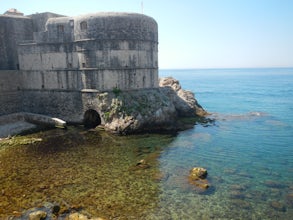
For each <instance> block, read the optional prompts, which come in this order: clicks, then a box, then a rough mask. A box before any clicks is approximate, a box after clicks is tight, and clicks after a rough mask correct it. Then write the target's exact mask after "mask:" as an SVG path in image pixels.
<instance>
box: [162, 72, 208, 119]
mask: <svg viewBox="0 0 293 220" xmlns="http://www.w3.org/2000/svg"><path fill="white" fill-rule="evenodd" d="M159 86H160V87H165V88H166V87H170V88H172V90H173V91H174V92H175V94H170V95H171V96H172V97H171V98H172V99H173V102H174V104H175V106H176V110H177V111H178V113H179V115H180V116H185V117H186V116H194V114H195V115H198V116H205V115H207V112H206V111H205V110H204V109H203V108H202V107H201V105H199V104H198V102H197V100H196V99H195V96H194V94H193V93H192V92H191V91H187V90H184V89H182V88H181V85H180V83H179V81H178V80H176V79H174V78H172V77H166V78H160V81H159Z"/></svg>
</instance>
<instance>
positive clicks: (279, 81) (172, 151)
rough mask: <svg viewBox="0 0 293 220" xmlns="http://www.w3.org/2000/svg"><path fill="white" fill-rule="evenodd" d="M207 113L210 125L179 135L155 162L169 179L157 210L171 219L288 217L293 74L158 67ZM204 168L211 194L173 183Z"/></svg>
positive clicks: (292, 187)
mask: <svg viewBox="0 0 293 220" xmlns="http://www.w3.org/2000/svg"><path fill="white" fill-rule="evenodd" d="M160 75H161V76H169V75H171V76H173V77H175V78H177V79H178V80H179V81H180V82H181V84H182V86H183V87H184V88H185V89H188V90H191V91H193V92H194V93H195V94H196V98H197V100H198V101H199V103H200V104H201V105H202V106H203V107H204V108H205V109H206V110H207V111H209V112H211V113H214V115H213V116H211V117H213V118H215V119H216V122H215V124H214V125H211V126H208V127H206V126H201V125H196V126H195V127H194V129H191V130H188V131H184V132H181V133H180V134H179V135H178V137H177V138H176V140H175V141H174V142H173V143H172V144H171V146H170V147H169V148H168V150H167V151H165V152H164V153H163V154H162V156H161V158H160V164H161V169H162V170H164V171H165V172H167V173H169V174H172V175H171V176H170V177H169V178H168V180H167V181H166V182H165V183H163V184H162V188H163V189H164V190H163V192H164V193H163V195H162V203H163V204H164V205H162V207H165V210H166V211H169V212H170V215H171V216H173V217H172V218H174V219H181V218H182V219H185V218H186V219H192V216H193V217H194V219H204V218H206V219H210V218H216V219H218V218H220V219H293V209H292V208H293V201H292V200H293V199H292V196H293V195H292V193H293V69H221V70H216V69H215V70H162V71H160ZM190 166H203V167H205V168H207V169H208V173H209V177H210V178H211V181H212V185H213V186H214V191H213V192H211V194H208V195H201V196H198V195H194V194H193V193H192V192H190V191H188V190H187V191H182V189H181V188H180V187H178V185H180V181H181V182H182V180H180V179H181V178H182V175H183V176H184V175H187V174H188V173H187V172H186V170H188V168H189V167H190Z"/></svg>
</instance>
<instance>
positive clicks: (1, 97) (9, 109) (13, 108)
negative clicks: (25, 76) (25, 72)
mask: <svg viewBox="0 0 293 220" xmlns="http://www.w3.org/2000/svg"><path fill="white" fill-rule="evenodd" d="M21 87H22V82H21V79H20V73H19V71H17V70H5V71H4V70H1V71H0V116H1V115H6V114H10V113H15V112H19V111H21V110H22V91H21V90H20V88H21Z"/></svg>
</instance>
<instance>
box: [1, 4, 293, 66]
mask: <svg viewBox="0 0 293 220" xmlns="http://www.w3.org/2000/svg"><path fill="white" fill-rule="evenodd" d="M142 5H143V7H142ZM9 8H17V9H18V10H19V11H21V12H23V13H24V14H26V15H28V14H33V13H36V12H46V11H49V12H55V13H59V14H64V15H68V16H73V15H79V14H84V13H89V12H99V11H124V12H137V13H142V11H143V13H144V14H146V15H149V16H151V17H153V18H154V19H156V21H157V22H158V25H159V67H160V68H222V67H224V68H226V67H228V68H229V67H293V0H47V1H46V0H0V13H4V12H5V11H6V10H7V9H9ZM142 8H143V10H142Z"/></svg>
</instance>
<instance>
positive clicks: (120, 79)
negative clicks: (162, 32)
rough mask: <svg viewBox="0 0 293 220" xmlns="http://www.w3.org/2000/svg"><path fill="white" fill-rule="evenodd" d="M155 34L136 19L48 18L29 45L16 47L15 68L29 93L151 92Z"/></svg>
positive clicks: (146, 20) (147, 21) (145, 20)
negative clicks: (35, 90)
mask: <svg viewBox="0 0 293 220" xmlns="http://www.w3.org/2000/svg"><path fill="white" fill-rule="evenodd" d="M157 29H158V28H157V24H156V22H155V21H154V20H153V19H152V18H150V17H147V16H145V15H141V14H126V13H97V14H88V15H84V16H77V17H57V18H50V19H48V21H47V23H46V27H45V31H42V32H36V33H34V41H33V42H32V43H20V44H19V47H18V57H19V68H20V70H22V71H24V72H26V73H27V74H25V75H27V77H28V78H27V79H26V82H27V83H26V85H27V86H28V87H29V88H30V89H44V88H45V89H61V90H63V89H71V90H72V89H73V90H76V89H77V90H82V89H96V90H99V91H107V90H112V89H113V88H119V89H121V90H129V89H141V88H153V87H157V86H158V55H157V54H158V31H157ZM30 82H33V83H32V84H31V83H30Z"/></svg>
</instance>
